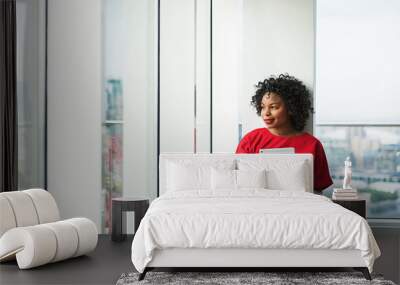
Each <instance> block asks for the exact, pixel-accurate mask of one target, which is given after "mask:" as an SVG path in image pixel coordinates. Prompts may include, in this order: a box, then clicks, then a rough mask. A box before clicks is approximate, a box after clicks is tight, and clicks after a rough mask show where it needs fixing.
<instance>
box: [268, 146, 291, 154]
mask: <svg viewBox="0 0 400 285" xmlns="http://www.w3.org/2000/svg"><path fill="white" fill-rule="evenodd" d="M260 153H270V154H271V153H274V154H277V153H295V151H294V147H282V148H263V149H260Z"/></svg>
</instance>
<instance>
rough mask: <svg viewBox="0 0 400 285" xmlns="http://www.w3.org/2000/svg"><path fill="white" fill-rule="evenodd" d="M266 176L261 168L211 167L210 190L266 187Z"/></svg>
mask: <svg viewBox="0 0 400 285" xmlns="http://www.w3.org/2000/svg"><path fill="white" fill-rule="evenodd" d="M266 187H267V177H266V171H265V169H262V170H231V169H215V168H211V189H212V190H237V189H241V188H266Z"/></svg>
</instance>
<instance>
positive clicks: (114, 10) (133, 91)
mask: <svg viewBox="0 0 400 285" xmlns="http://www.w3.org/2000/svg"><path fill="white" fill-rule="evenodd" d="M103 4H104V9H103V11H104V12H103V13H104V14H103V16H104V17H103V55H104V58H103V75H104V92H103V122H102V125H103V168H102V169H103V173H102V174H103V179H102V184H103V186H102V188H103V190H102V194H103V195H102V204H103V209H102V220H103V228H102V231H103V232H106V233H108V232H109V231H110V221H111V220H110V219H111V199H112V198H113V197H118V196H124V197H147V198H149V199H150V200H152V199H154V198H155V197H156V195H157V179H156V177H157V166H156V164H157V125H156V123H157V115H156V114H157V113H156V112H157V93H156V91H157V88H156V83H157V80H156V79H157V77H156V76H157V73H156V67H157V64H156V63H157V61H156V55H157V44H156V27H157V1H156V0H154V1H149V0H119V1H115V0H104V1H103ZM132 217H133V216H132V215H128V220H127V232H128V233H133V224H134V223H133V220H132V219H131V218H132Z"/></svg>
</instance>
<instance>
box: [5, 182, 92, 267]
mask: <svg viewBox="0 0 400 285" xmlns="http://www.w3.org/2000/svg"><path fill="white" fill-rule="evenodd" d="M97 235H98V232H97V228H96V225H95V224H94V223H93V222H92V221H91V220H89V219H87V218H73V219H68V220H63V221H60V214H59V210H58V207H57V204H56V202H55V200H54V198H53V196H52V195H51V194H50V193H49V192H47V191H45V190H43V189H29V190H24V191H13V192H3V193H0V262H2V261H8V260H11V259H15V258H16V259H17V263H18V266H19V268H20V269H28V268H32V267H36V266H40V265H43V264H46V263H50V262H57V261H60V260H64V259H67V258H71V257H76V256H80V255H84V254H86V253H88V252H90V251H92V250H94V249H95V248H96V245H97Z"/></svg>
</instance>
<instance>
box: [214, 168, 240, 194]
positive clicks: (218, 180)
mask: <svg viewBox="0 0 400 285" xmlns="http://www.w3.org/2000/svg"><path fill="white" fill-rule="evenodd" d="M211 189H212V190H221V189H224V190H227V189H229V190H234V189H236V170H231V169H216V168H214V167H213V168H211Z"/></svg>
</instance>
